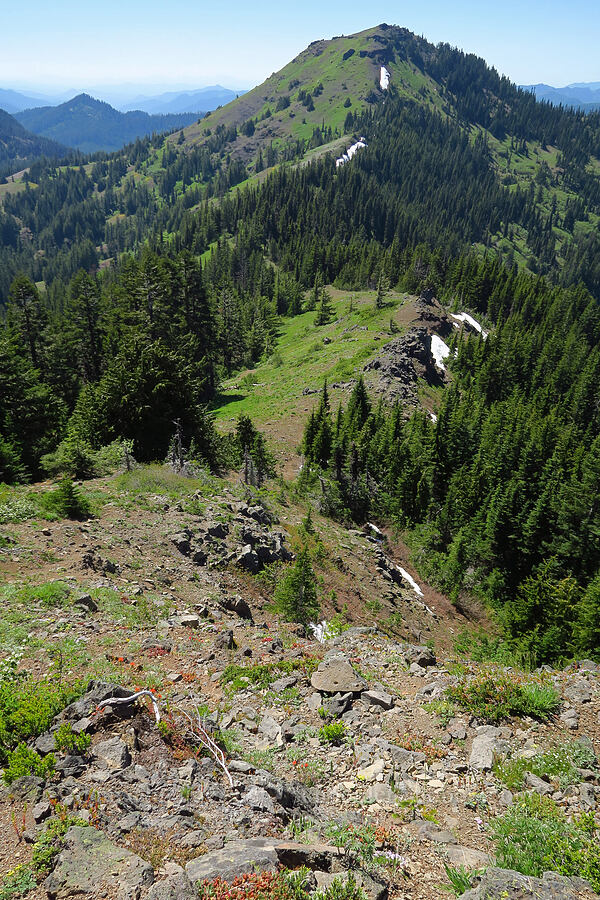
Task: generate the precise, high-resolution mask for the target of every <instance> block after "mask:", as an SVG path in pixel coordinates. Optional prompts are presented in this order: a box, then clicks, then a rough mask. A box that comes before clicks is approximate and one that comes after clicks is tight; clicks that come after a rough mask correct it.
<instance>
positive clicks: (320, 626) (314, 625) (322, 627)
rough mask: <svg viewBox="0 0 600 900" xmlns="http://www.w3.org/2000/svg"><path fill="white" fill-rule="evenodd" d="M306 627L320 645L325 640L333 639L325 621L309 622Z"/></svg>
mask: <svg viewBox="0 0 600 900" xmlns="http://www.w3.org/2000/svg"><path fill="white" fill-rule="evenodd" d="M308 627H309V628H310V630H311V631H312V633H313V636H314V637H315V638H316V639H317V640H318V642H319V643H320V644H324V643H325V641H326V640H328V639H329V638H330V637H333V634H332V633H331V629H330V628H329V623H328V622H327V621H325V619H323V621H322V622H309V625H308Z"/></svg>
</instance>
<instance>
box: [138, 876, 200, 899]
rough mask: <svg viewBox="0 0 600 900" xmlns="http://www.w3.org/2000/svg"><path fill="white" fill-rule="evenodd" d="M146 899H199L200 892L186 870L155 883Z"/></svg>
mask: <svg viewBox="0 0 600 900" xmlns="http://www.w3.org/2000/svg"><path fill="white" fill-rule="evenodd" d="M146 900H198V892H197V891H196V889H195V888H194V887H193V886H192V883H191V881H190V880H189V878H188V877H187V875H186V874H185V872H179V873H178V874H176V875H170V876H169V877H168V878H164V879H163V880H162V881H157V882H156V883H155V884H153V885H152V887H151V888H150V890H149V891H148V894H147V897H146Z"/></svg>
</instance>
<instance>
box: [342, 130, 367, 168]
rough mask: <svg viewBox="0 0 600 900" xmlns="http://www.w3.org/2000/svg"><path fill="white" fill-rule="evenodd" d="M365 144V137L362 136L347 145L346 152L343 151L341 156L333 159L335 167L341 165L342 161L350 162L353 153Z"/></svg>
mask: <svg viewBox="0 0 600 900" xmlns="http://www.w3.org/2000/svg"><path fill="white" fill-rule="evenodd" d="M366 146H367V142H366V141H365V139H364V138H363V137H361V138H359V140H358V141H356V143H355V144H352V146H351V147H348V149H347V150H346V152H345V153H343V154H342V156H340V157H339V159H336V161H335V165H336V168H339V166H343V165H344V163H347V162H350V160H351V159H352V157H353V156H354V154H355V153H356V152H357V151H358V150H362V148H363V147H366Z"/></svg>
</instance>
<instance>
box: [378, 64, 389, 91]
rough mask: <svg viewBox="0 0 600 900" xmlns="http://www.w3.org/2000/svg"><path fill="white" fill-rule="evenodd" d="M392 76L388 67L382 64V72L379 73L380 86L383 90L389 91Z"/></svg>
mask: <svg viewBox="0 0 600 900" xmlns="http://www.w3.org/2000/svg"><path fill="white" fill-rule="evenodd" d="M391 77H392V76H391V75H390V73H389V72H388V70H387V69H386V67H385V66H382V67H381V72H380V74H379V87H380V88H381V90H382V91H387V89H388V86H389V83H390V78H391Z"/></svg>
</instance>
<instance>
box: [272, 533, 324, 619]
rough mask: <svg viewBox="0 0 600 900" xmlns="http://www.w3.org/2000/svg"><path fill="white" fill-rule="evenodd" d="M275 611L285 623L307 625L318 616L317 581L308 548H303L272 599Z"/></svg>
mask: <svg viewBox="0 0 600 900" xmlns="http://www.w3.org/2000/svg"><path fill="white" fill-rule="evenodd" d="M273 602H274V605H275V609H276V610H277V612H278V613H279V615H281V616H282V617H283V618H284V619H285V621H286V622H299V623H300V624H301V625H308V623H309V622H316V621H317V620H318V617H319V615H320V604H319V598H318V593H317V579H316V577H315V573H314V570H313V567H312V563H311V559H310V552H309V550H308V547H306V546H303V547H302V549H301V550H300V552H299V553H298V556H297V557H296V561H295V563H294V565H293V566H291V568H290V569H289V570H288V571H287V572H286V574H285V575H284V576H283V578H282V579H281V581H280V582H279V584H278V585H277V587H276V588H275V594H274V598H273Z"/></svg>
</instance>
